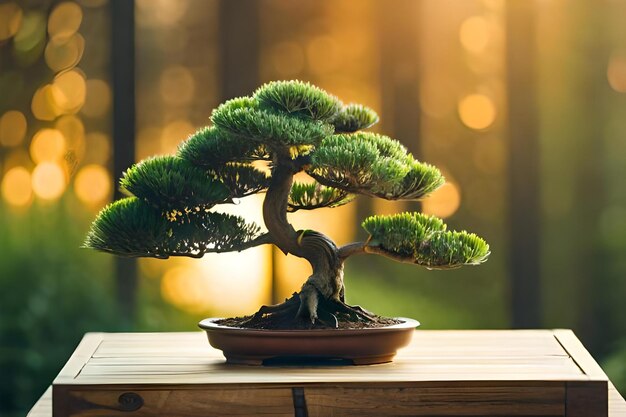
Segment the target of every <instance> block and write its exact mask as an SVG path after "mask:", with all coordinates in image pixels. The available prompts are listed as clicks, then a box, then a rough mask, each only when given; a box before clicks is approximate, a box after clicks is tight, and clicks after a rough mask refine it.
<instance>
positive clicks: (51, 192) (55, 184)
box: [32, 162, 67, 200]
mask: <svg viewBox="0 0 626 417" xmlns="http://www.w3.org/2000/svg"><path fill="white" fill-rule="evenodd" d="M32 184H33V191H34V192H35V194H36V195H37V197H39V198H41V199H43V200H56V199H57V198H59V197H61V195H62V194H63V192H64V191H65V187H66V185H67V184H66V179H65V172H63V169H62V168H61V167H60V166H59V165H58V164H55V163H53V162H42V163H41V164H39V165H37V166H36V167H35V170H34V171H33V180H32Z"/></svg>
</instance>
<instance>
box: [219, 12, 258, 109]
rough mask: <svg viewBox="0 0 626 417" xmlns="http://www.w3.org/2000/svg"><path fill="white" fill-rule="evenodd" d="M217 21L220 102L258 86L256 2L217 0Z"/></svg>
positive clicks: (247, 93)
mask: <svg viewBox="0 0 626 417" xmlns="http://www.w3.org/2000/svg"><path fill="white" fill-rule="evenodd" d="M219 23H220V28H219V42H220V45H219V47H220V54H219V60H220V65H221V77H220V83H221V86H222V97H221V100H220V102H223V101H224V100H228V99H231V98H234V97H239V96H243V95H249V94H251V93H252V92H254V90H256V89H257V88H258V87H259V78H260V77H259V67H260V65H259V2H258V1H247V0H221V1H220V3H219Z"/></svg>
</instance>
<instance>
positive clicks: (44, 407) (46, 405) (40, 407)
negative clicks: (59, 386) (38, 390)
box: [26, 386, 52, 417]
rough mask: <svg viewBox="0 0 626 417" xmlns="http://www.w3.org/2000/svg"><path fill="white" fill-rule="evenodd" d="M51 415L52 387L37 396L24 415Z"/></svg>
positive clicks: (31, 416)
mask: <svg viewBox="0 0 626 417" xmlns="http://www.w3.org/2000/svg"><path fill="white" fill-rule="evenodd" d="M50 416H52V387H51V386H50V387H48V389H47V390H46V392H44V393H43V395H42V396H41V397H40V398H39V400H38V401H37V402H36V403H35V405H34V406H33V408H32V409H31V410H30V411H29V412H28V414H27V415H26V417H50Z"/></svg>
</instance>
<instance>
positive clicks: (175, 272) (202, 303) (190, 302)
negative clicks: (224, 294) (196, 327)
mask: <svg viewBox="0 0 626 417" xmlns="http://www.w3.org/2000/svg"><path fill="white" fill-rule="evenodd" d="M216 292H221V290H220V289H218V288H210V287H209V285H208V282H207V281H206V280H204V279H203V277H202V271H201V270H199V268H198V267H197V266H193V265H188V266H187V265H185V266H175V267H173V268H171V269H169V270H167V272H165V274H164V275H163V278H162V279H161V296H162V297H163V299H164V300H165V301H167V302H168V303H170V304H172V305H174V306H176V307H178V308H180V309H182V310H185V311H188V312H190V313H201V312H203V311H205V310H207V309H208V308H210V304H209V303H210V299H211V297H210V295H211V294H215V293H216Z"/></svg>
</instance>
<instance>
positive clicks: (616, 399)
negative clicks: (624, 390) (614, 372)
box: [609, 381, 626, 417]
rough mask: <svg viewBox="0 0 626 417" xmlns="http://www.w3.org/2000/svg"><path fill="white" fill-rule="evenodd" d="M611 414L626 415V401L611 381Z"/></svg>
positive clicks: (614, 415) (615, 416)
mask: <svg viewBox="0 0 626 417" xmlns="http://www.w3.org/2000/svg"><path fill="white" fill-rule="evenodd" d="M609 416H610V417H626V401H624V398H623V397H622V396H621V395H620V393H619V392H618V391H617V389H615V386H614V385H613V383H611V382H610V381H609Z"/></svg>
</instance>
